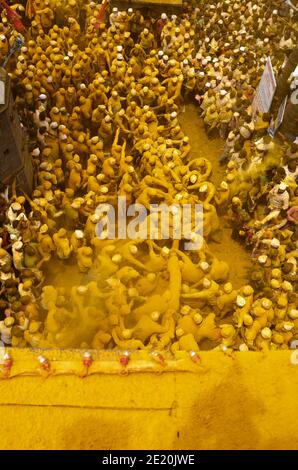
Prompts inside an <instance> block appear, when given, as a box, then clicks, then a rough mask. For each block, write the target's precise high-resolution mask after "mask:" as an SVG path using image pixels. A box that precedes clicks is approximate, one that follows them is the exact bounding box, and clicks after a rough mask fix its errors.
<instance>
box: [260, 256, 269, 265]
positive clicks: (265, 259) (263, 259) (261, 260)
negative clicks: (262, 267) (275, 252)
mask: <svg viewBox="0 0 298 470" xmlns="http://www.w3.org/2000/svg"><path fill="white" fill-rule="evenodd" d="M267 259H268V256H267V255H261V256H259V257H258V261H259V263H260V264H265V263H266V261H267Z"/></svg>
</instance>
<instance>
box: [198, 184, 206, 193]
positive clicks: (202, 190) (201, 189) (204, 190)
mask: <svg viewBox="0 0 298 470" xmlns="http://www.w3.org/2000/svg"><path fill="white" fill-rule="evenodd" d="M207 190H208V186H207V184H203V185H202V186H201V187H200V189H199V192H200V193H205V192H206V191H207Z"/></svg>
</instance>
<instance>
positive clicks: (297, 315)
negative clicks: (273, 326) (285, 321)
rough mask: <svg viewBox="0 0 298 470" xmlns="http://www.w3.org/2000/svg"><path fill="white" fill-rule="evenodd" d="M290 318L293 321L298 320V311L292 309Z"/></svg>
mask: <svg viewBox="0 0 298 470" xmlns="http://www.w3.org/2000/svg"><path fill="white" fill-rule="evenodd" d="M289 317H290V318H292V320H296V319H297V318H298V309H296V308H292V309H291V310H290V311H289Z"/></svg>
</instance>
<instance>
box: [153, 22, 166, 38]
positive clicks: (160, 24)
mask: <svg viewBox="0 0 298 470" xmlns="http://www.w3.org/2000/svg"><path fill="white" fill-rule="evenodd" d="M166 24H167V20H162V19H161V18H159V20H157V22H156V32H157V34H158V35H159V36H160V35H161V33H162V30H163V29H164V27H165V25H166Z"/></svg>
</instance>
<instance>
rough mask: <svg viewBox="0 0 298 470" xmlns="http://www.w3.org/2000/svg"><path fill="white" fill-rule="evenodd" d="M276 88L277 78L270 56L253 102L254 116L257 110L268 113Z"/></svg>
mask: <svg viewBox="0 0 298 470" xmlns="http://www.w3.org/2000/svg"><path fill="white" fill-rule="evenodd" d="M275 90H276V80H275V76H274V71H273V67H272V63H271V59H270V57H268V59H267V62H266V66H265V69H264V72H263V75H262V77H261V80H260V83H259V86H258V88H257V91H256V95H255V97H254V100H253V103H252V111H253V116H255V114H256V112H257V111H260V112H261V113H268V111H269V109H270V106H271V103H272V100H273V96H274V93H275Z"/></svg>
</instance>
